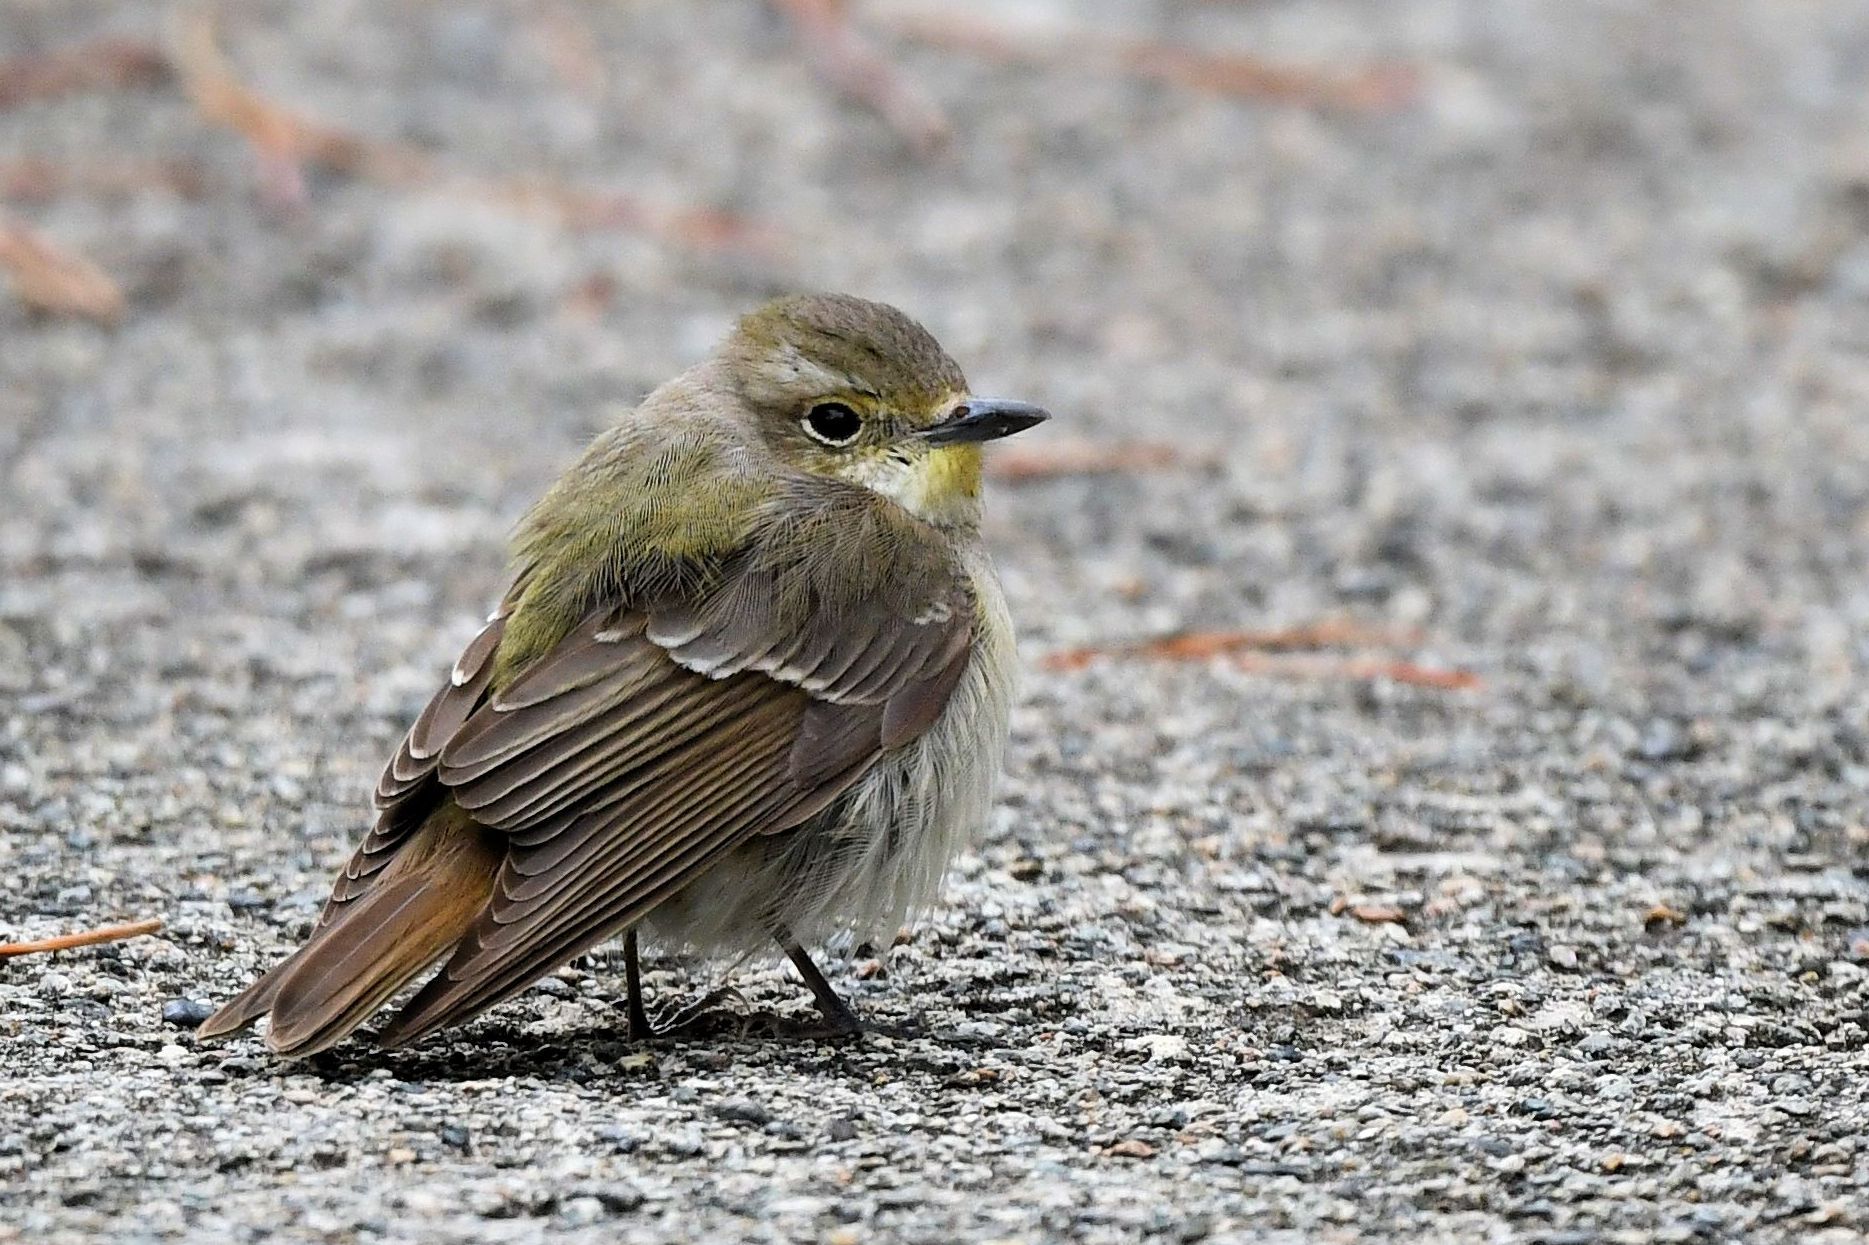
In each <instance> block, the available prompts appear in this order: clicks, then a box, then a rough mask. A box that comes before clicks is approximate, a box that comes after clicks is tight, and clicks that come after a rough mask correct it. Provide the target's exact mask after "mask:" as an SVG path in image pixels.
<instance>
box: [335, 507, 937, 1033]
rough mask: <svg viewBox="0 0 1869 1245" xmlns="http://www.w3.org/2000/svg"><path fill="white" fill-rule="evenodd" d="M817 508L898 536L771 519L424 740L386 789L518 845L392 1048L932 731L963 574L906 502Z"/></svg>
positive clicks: (494, 993) (802, 814)
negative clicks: (905, 509) (687, 579)
mask: <svg viewBox="0 0 1869 1245" xmlns="http://www.w3.org/2000/svg"><path fill="white" fill-rule="evenodd" d="M852 491H853V492H854V490H852ZM812 500H817V501H819V502H820V503H821V504H824V505H843V506H845V507H846V510H845V512H844V513H842V514H841V515H840V516H839V518H838V520H837V521H836V522H834V523H833V525H832V526H833V528H840V527H841V525H842V523H843V522H844V521H853V522H876V523H881V524H885V525H887V524H893V525H896V526H895V527H888V528H876V529H874V530H873V532H872V533H871V534H872V535H873V536H881V537H883V538H885V545H884V546H877V545H874V544H867V543H864V542H861V541H859V542H856V543H849V542H841V543H831V544H827V545H818V546H810V547H807V546H801V545H800V544H799V543H798V542H797V541H796V540H795V539H792V538H791V537H795V536H796V535H797V533H790V534H789V535H788V534H787V533H786V532H784V531H783V529H779V528H775V527H773V526H772V525H771V524H761V525H759V526H758V528H756V530H759V531H761V532H762V533H763V535H764V539H763V540H759V541H755V542H752V543H749V544H748V545H747V546H746V547H745V548H743V549H741V550H739V551H738V552H736V553H735V554H734V555H733V556H732V557H731V558H729V559H727V560H726V562H725V563H724V564H723V565H722V566H721V568H720V571H719V574H718V575H717V576H716V578H715V583H714V586H713V588H712V589H711V590H710V591H708V592H706V593H705V594H703V595H701V596H700V597H699V598H698V599H697V600H694V601H692V602H680V603H677V602H672V601H664V602H661V603H648V604H638V605H632V606H629V607H607V608H606V607H600V608H598V609H596V610H593V611H592V612H591V613H590V614H589V615H588V616H587V617H586V618H585V620H584V621H583V622H582V623H581V624H580V625H578V626H577V627H576V628H574V629H573V630H572V631H571V632H570V633H569V634H567V635H566V636H565V637H564V638H563V639H562V640H561V641H560V642H559V643H558V644H557V645H556V647H554V648H553V649H552V650H551V651H550V652H548V653H547V654H546V655H545V656H544V657H543V658H541V659H539V660H538V661H536V662H535V663H533V664H532V665H531V666H529V667H528V668H527V669H525V670H524V671H523V672H522V673H520V674H519V675H518V676H517V677H516V678H514V679H512V680H511V681H510V682H508V683H506V684H505V685H503V686H500V687H498V688H497V689H494V690H491V691H489V692H485V693H484V694H483V696H482V699H481V701H480V703H479V705H478V707H477V708H474V709H473V710H472V711H471V712H469V713H467V714H466V715H465V717H464V718H461V719H459V720H458V723H455V724H454V726H453V729H451V730H450V731H449V732H448V733H447V735H446V736H445V737H443V736H442V735H441V734H440V733H439V732H438V731H437V730H436V727H438V726H443V725H448V724H449V723H451V722H454V718H453V713H452V709H451V706H449V705H442V706H441V707H440V708H438V709H437V711H436V713H435V714H434V715H433V717H432V721H431V726H430V729H429V731H428V733H426V734H425V735H423V736H422V737H421V738H420V739H417V738H416V733H415V732H411V740H412V742H413V745H414V746H409V747H407V751H408V753H409V759H408V761H407V762H405V763H404V764H402V766H401V768H400V769H398V768H397V766H396V763H393V762H392V765H391V769H390V772H389V775H388V776H387V779H386V784H385V789H386V790H390V789H391V788H390V783H391V781H393V782H394V783H397V784H411V783H421V782H427V781H431V780H432V781H434V782H438V783H439V784H440V785H441V787H442V788H443V789H445V790H446V791H447V793H448V794H449V795H451V796H452V798H453V799H454V801H455V802H456V803H457V804H459V805H460V806H461V807H462V808H464V809H466V810H467V811H468V812H469V813H470V814H471V815H472V816H473V818H474V820H475V821H477V822H479V823H480V824H482V825H484V826H487V827H490V828H492V829H494V830H496V831H498V832H500V833H502V834H503V835H504V836H505V838H506V844H507V853H506V860H505V863H504V865H503V866H502V868H501V871H500V875H499V878H498V880H497V882H496V883H495V886H494V891H493V898H492V899H491V901H490V902H489V904H488V906H487V909H486V911H485V912H484V913H483V914H482V916H481V918H480V920H479V922H478V923H477V924H476V925H475V927H474V928H473V930H472V931H471V932H470V933H469V934H468V935H467V937H466V938H464V939H463V940H462V941H461V943H460V944H459V945H458V947H457V948H456V950H455V952H454V954H453V956H452V958H451V959H450V960H449V961H448V963H447V965H446V966H445V967H444V968H443V970H442V971H441V973H440V974H438V975H437V976H436V977H435V978H434V979H433V980H432V981H430V982H429V984H428V985H427V986H426V987H425V988H424V989H423V990H422V991H421V993H419V994H418V995H417V996H416V997H415V998H414V999H413V1000H412V1001H411V1002H410V1003H409V1005H408V1006H407V1007H406V1008H404V1009H403V1011H402V1012H401V1014H399V1015H398V1017H397V1018H396V1020H395V1021H394V1022H393V1023H392V1024H391V1025H390V1027H389V1028H388V1029H387V1030H386V1031H385V1032H384V1034H383V1039H384V1040H385V1041H389V1042H402V1041H411V1040H414V1039H415V1038H418V1037H420V1036H422V1035H423V1034H426V1033H428V1032H430V1031H432V1030H434V1029H437V1028H441V1027H443V1026H446V1025H449V1024H453V1023H455V1022H457V1021H459V1020H462V1019H465V1018H466V1017H467V1016H470V1015H472V1014H474V1013H476V1012H478V1011H481V1010H482V1009H484V1008H486V1007H489V1006H492V1005H493V1004H494V1003H497V1002H498V1001H500V1000H501V999H503V998H505V997H507V996H509V995H511V994H512V993H514V992H516V991H517V990H520V989H522V988H523V987H525V986H526V985H528V984H530V983H531V982H532V981H534V980H536V979H537V978H539V977H540V976H542V975H544V974H545V973H547V972H549V971H551V970H552V969H553V968H555V967H557V966H558V965H559V964H562V963H564V962H565V961H566V960H568V959H570V958H571V957H572V956H574V955H576V954H578V953H579V952H580V951H582V950H584V949H585V948H587V947H589V946H591V945H593V944H595V943H597V942H599V941H601V940H602V939H604V938H606V937H609V936H610V935H612V934H614V933H615V932H617V931H619V930H621V929H623V928H626V927H627V926H630V925H633V924H635V923H636V922H637V921H640V920H641V919H642V918H643V917H644V916H646V915H647V914H648V913H649V912H650V911H652V910H653V909H654V908H655V907H656V905H658V904H659V903H661V902H662V901H663V900H665V899H667V898H668V897H669V896H671V895H673V894H675V893H676V892H678V891H680V890H681V889H682V888H683V887H685V886H686V885H688V884H689V883H690V882H692V881H693V880H694V879H695V878H696V877H698V876H699V875H700V874H701V873H702V872H704V871H705V870H706V869H707V868H708V867H709V866H710V865H711V864H713V863H714V862H715V861H717V860H718V859H719V858H720V857H721V856H722V855H723V854H724V853H726V852H727V851H729V850H731V849H732V848H733V847H734V846H736V845H737V844H739V843H741V842H742V841H744V840H745V839H746V838H747V837H749V836H751V835H754V834H759V833H773V832H777V831H780V830H785V829H789V828H791V827H794V826H796V825H798V824H799V823H801V822H802V821H804V820H806V819H807V818H809V817H810V816H812V815H813V814H814V813H816V812H818V811H820V810H821V809H823V808H824V807H825V806H826V805H827V804H829V803H830V802H831V801H832V800H833V799H835V798H836V796H837V795H838V794H840V793H841V792H842V791H843V790H844V789H845V788H846V787H848V786H849V785H850V784H851V783H852V782H853V781H855V780H856V778H857V777H859V776H860V775H861V774H862V773H863V772H864V771H865V770H867V769H868V768H869V767H870V766H871V765H873V764H874V763H875V762H876V760H877V758H878V757H879V756H881V755H882V754H883V753H884V752H885V751H887V750H889V749H891V748H895V747H898V746H900V745H901V744H903V743H906V742H908V741H909V740H911V739H913V738H914V737H915V736H917V735H919V734H920V733H921V732H922V731H924V730H926V729H927V728H928V726H929V725H931V724H932V723H933V721H934V720H935V718H936V717H937V716H938V715H939V713H940V709H941V707H942V706H943V705H944V704H945V703H946V701H947V698H948V696H949V694H950V693H951V692H952V690H953V687H954V685H955V683H956V682H957V681H958V679H959V676H960V674H961V671H962V670H963V669H964V667H965V665H966V661H967V656H968V652H969V647H968V642H967V641H968V637H969V634H970V632H971V628H972V620H973V606H972V594H971V590H970V588H969V586H968V584H967V582H966V580H965V577H964V576H963V575H962V574H961V572H960V571H959V569H958V567H957V566H956V564H955V562H954V559H953V557H952V554H951V553H949V552H948V550H947V548H946V546H945V544H943V543H942V542H941V541H940V540H939V538H938V537H937V536H935V534H934V533H933V532H932V531H930V530H927V529H924V528H922V527H921V526H920V525H919V524H918V523H916V522H915V521H913V520H909V519H907V516H906V515H903V516H902V518H900V519H898V518H897V517H896V516H895V515H890V514H888V513H886V512H883V511H879V510H878V509H877V507H888V509H889V510H894V507H893V506H890V505H889V503H886V502H883V501H882V500H881V499H876V502H875V504H874V505H871V504H870V503H869V502H868V501H866V500H864V499H862V498H848V497H843V496H841V495H833V496H832V497H830V498H828V499H812ZM897 514H898V515H899V514H901V512H899V511H898V512H897ZM790 517H791V518H793V519H796V518H797V516H796V515H792V516H790ZM804 521H807V522H813V523H815V521H816V520H815V519H813V518H811V517H807V519H806V520H804ZM898 529H899V530H898ZM859 556H861V557H862V558H864V559H866V560H864V561H852V560H851V559H853V558H856V557H859ZM906 574H912V575H913V576H914V578H913V579H912V580H909V581H906V582H905V581H904V580H903V579H902V578H901V576H902V575H906ZM866 580H867V583H866V582H865V581H866ZM521 608H523V605H522V607H521ZM469 669H470V668H469V666H468V665H467V664H464V665H463V666H462V667H461V668H460V671H469ZM460 671H457V675H458V674H459V673H460ZM475 678H476V676H475V675H474V674H473V673H471V671H470V672H469V673H468V674H467V677H466V679H465V680H463V681H462V682H460V683H459V684H458V686H459V687H460V688H462V689H463V691H465V689H466V688H468V687H470V686H471V685H472V684H473V682H474V681H475ZM418 751H419V752H420V753H421V754H422V755H418ZM399 756H400V754H399ZM431 760H433V761H438V764H436V765H435V766H434V767H433V768H432V769H431V770H430V771H428V773H427V775H426V776H422V777H418V776H417V771H418V770H419V769H421V768H422V767H423V766H425V765H428V764H429V762H430V761H431ZM401 789H402V788H400V787H398V788H396V790H401ZM392 798H394V797H393V795H392ZM366 846H368V845H367V844H366Z"/></svg>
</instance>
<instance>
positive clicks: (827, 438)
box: [798, 402, 863, 446]
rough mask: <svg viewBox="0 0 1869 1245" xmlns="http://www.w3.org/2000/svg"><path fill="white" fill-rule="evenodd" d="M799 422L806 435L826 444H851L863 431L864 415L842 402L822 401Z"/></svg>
mask: <svg viewBox="0 0 1869 1245" xmlns="http://www.w3.org/2000/svg"><path fill="white" fill-rule="evenodd" d="M798 422H799V423H800V424H801V425H802V426H803V427H804V429H805V435H807V436H809V437H810V438H811V439H812V440H814V441H822V442H824V444H826V445H835V446H844V445H849V444H850V443H851V442H852V441H855V440H856V439H857V435H858V434H859V433H861V432H862V431H863V416H861V415H859V414H857V413H856V412H855V411H854V410H852V409H851V408H850V407H848V406H845V405H844V404H843V403H842V402H820V403H818V404H817V405H816V406H814V407H812V408H811V409H810V410H808V411H806V412H805V417H804V418H803V419H801V420H799V421H798Z"/></svg>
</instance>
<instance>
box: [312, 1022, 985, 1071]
mask: <svg viewBox="0 0 1869 1245" xmlns="http://www.w3.org/2000/svg"><path fill="white" fill-rule="evenodd" d="M873 1037H888V1038H891V1039H908V1040H914V1041H917V1042H927V1043H933V1044H935V1045H937V1046H940V1047H946V1048H949V1049H954V1048H966V1049H970V1050H977V1049H979V1048H981V1047H985V1046H992V1045H995V1044H996V1043H994V1042H992V1041H991V1040H989V1039H985V1038H980V1037H975V1036H972V1035H969V1034H962V1033H957V1032H953V1031H944V1030H940V1029H934V1028H927V1027H924V1026H923V1025H921V1024H920V1023H913V1024H908V1025H886V1024H879V1025H877V1026H875V1027H874V1028H873V1029H871V1030H868V1031H866V1032H863V1033H855V1034H848V1033H837V1034H833V1033H828V1032H826V1030H825V1028H824V1026H823V1025H822V1023H820V1022H818V1021H817V1020H816V1018H815V1017H814V1018H812V1019H809V1020H806V1019H801V1018H799V1017H796V1016H785V1015H780V1014H778V1013H776V1012H770V1011H763V1010H761V1011H753V1012H735V1013H724V1012H709V1013H705V1014H702V1015H699V1016H693V1017H690V1018H687V1019H686V1020H684V1021H683V1023H682V1024H681V1025H680V1027H679V1028H678V1029H676V1030H674V1031H673V1032H669V1033H663V1034H658V1035H657V1036H655V1037H652V1038H648V1039H646V1040H637V1039H635V1038H632V1037H630V1036H629V1035H628V1033H627V1032H626V1030H625V1029H624V1027H623V1026H622V1025H620V1024H618V1025H593V1026H589V1027H586V1028H582V1029H574V1030H571V1031H568V1032H565V1033H557V1034H551V1035H540V1034H538V1033H536V1032H530V1031H528V1030H527V1029H526V1028H525V1027H524V1026H522V1025H521V1024H517V1023H513V1022H509V1021H499V1020H487V1021H483V1022H481V1023H480V1024H478V1025H476V1026H474V1027H472V1028H468V1029H464V1030H462V1031H461V1033H460V1035H459V1037H458V1039H457V1040H455V1041H452V1042H449V1041H438V1040H434V1039H430V1040H429V1041H428V1042H427V1043H424V1044H421V1045H417V1046H414V1047H410V1048H407V1049H384V1048H382V1047H372V1046H370V1045H368V1044H367V1043H366V1042H363V1041H353V1042H347V1043H345V1044H343V1045H342V1046H339V1047H337V1048H336V1049H334V1050H330V1051H326V1052H324V1053H322V1054H319V1055H315V1056H313V1057H312V1058H311V1059H310V1060H308V1061H307V1062H306V1064H305V1065H304V1068H305V1070H306V1071H308V1072H311V1073H313V1074H315V1075H317V1076H320V1077H323V1078H324V1079H325V1080H327V1081H330V1082H332V1083H334V1084H348V1083H350V1082H354V1081H360V1080H363V1079H365V1078H367V1077H370V1076H373V1075H375V1074H378V1073H380V1072H383V1071H387V1072H389V1073H390V1074H391V1075H392V1076H394V1077H395V1078H396V1079H397V1080H400V1081H409V1082H425V1081H427V1082H445V1081H456V1082H460V1081H486V1080H499V1079H502V1078H505V1077H526V1078H531V1079H534V1080H543V1081H559V1082H565V1083H571V1084H579V1085H588V1084H592V1083H596V1082H614V1081H624V1080H631V1079H640V1078H643V1077H645V1076H654V1075H656V1074H657V1068H658V1065H659V1064H660V1062H661V1059H660V1057H661V1056H663V1055H680V1056H685V1057H688V1058H693V1059H711V1060H715V1061H725V1062H727V1063H736V1062H758V1063H762V1064H769V1063H773V1062H786V1063H792V1064H796V1065H799V1066H801V1067H809V1068H813V1069H818V1070H827V1069H837V1068H847V1067H849V1066H850V1065H851V1063H852V1060H853V1059H854V1058H855V1057H857V1056H860V1055H861V1053H862V1052H863V1049H864V1047H865V1045H866V1043H868V1042H869V1041H870V1039H871V1038H873ZM645 1054H646V1055H649V1056H652V1057H653V1059H652V1061H650V1062H639V1061H637V1060H636V1059H635V1058H634V1057H637V1056H641V1055H645Z"/></svg>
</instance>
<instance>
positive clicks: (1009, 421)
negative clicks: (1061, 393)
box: [921, 398, 1051, 445]
mask: <svg viewBox="0 0 1869 1245" xmlns="http://www.w3.org/2000/svg"><path fill="white" fill-rule="evenodd" d="M1050 418H1051V412H1050V411H1047V410H1045V409H1044V408H1043V407H1038V406H1033V405H1032V404H1031V403H1030V402H1013V401H1010V400H1009V399H1006V398H968V399H967V400H966V401H965V402H962V403H961V404H960V405H959V406H957V407H955V408H954V409H953V410H952V411H949V412H948V416H947V418H946V419H944V420H942V421H941V422H940V423H938V424H936V425H934V426H933V427H931V428H924V429H922V433H921V438H922V440H924V441H926V442H928V444H930V445H971V444H976V443H978V442H981V441H997V440H999V439H1000V438H1001V437H1009V436H1011V435H1012V434H1013V433H1015V432H1024V431H1025V430H1026V429H1027V428H1031V427H1033V426H1035V425H1037V424H1042V423H1044V422H1045V421H1046V420H1048V419H1050Z"/></svg>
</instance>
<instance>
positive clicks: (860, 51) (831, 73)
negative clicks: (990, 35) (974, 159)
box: [774, 0, 953, 155]
mask: <svg viewBox="0 0 1869 1245" xmlns="http://www.w3.org/2000/svg"><path fill="white" fill-rule="evenodd" d="M774 3H776V4H777V5H778V7H779V9H780V10H781V11H783V12H784V13H785V15H786V16H787V17H789V18H790V19H791V21H792V24H793V25H794V26H795V27H797V29H798V37H799V40H800V41H801V42H802V43H803V44H804V46H805V50H806V52H807V53H808V54H809V55H810V57H811V60H812V63H813V64H814V65H815V66H816V67H817V70H818V72H819V73H820V74H821V75H822V76H823V77H824V78H825V79H826V80H827V81H829V82H830V83H831V84H832V85H833V86H835V87H836V88H837V89H838V90H840V91H842V92H843V93H844V94H845V95H847V96H849V97H850V98H851V99H853V100H855V101H856V102H857V103H859V104H862V105H863V106H864V107H866V108H868V109H870V110H871V111H872V112H874V113H876V114H877V115H878V116H880V117H881V118H882V119H883V120H884V121H886V122H888V123H889V125H890V126H891V127H892V128H893V129H894V130H895V131H896V132H897V133H898V134H900V135H902V137H903V138H904V139H905V140H907V142H908V144H909V145H910V146H911V147H913V148H914V149H915V150H916V152H918V153H919V154H922V155H927V154H929V153H931V152H933V151H936V150H938V149H939V148H940V147H941V146H942V145H943V144H945V143H946V142H947V141H948V139H949V138H951V137H952V136H953V127H951V126H950V125H949V124H948V120H947V118H946V117H945V116H943V115H942V113H941V110H940V109H939V108H938V107H937V106H936V105H935V103H934V101H933V100H932V99H930V98H929V97H928V96H927V95H925V94H923V93H922V91H921V90H920V89H919V88H917V87H916V86H914V85H913V84H912V83H910V82H909V81H908V80H907V79H906V78H904V77H903V76H902V75H901V74H899V73H897V72H896V69H895V67H894V66H893V65H891V64H890V63H889V61H888V60H887V59H886V58H885V57H884V56H883V55H882V54H881V53H880V52H878V51H877V50H876V49H875V48H873V47H871V46H870V44H869V42H868V40H866V39H864V38H863V37H862V36H861V35H859V34H858V33H857V32H856V30H855V29H854V28H853V27H852V26H851V24H850V15H849V12H848V11H847V7H846V5H845V3H844V0H774Z"/></svg>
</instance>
